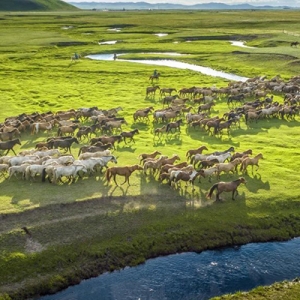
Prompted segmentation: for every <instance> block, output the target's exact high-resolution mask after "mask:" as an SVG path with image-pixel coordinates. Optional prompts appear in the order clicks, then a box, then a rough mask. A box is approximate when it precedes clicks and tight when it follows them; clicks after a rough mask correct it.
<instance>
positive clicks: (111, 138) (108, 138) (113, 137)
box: [97, 135, 123, 149]
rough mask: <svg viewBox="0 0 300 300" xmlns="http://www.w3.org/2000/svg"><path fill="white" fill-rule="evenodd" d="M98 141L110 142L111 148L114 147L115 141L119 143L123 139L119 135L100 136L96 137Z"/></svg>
mask: <svg viewBox="0 0 300 300" xmlns="http://www.w3.org/2000/svg"><path fill="white" fill-rule="evenodd" d="M97 139H98V142H101V143H103V144H104V145H105V144H112V146H113V148H114V149H116V147H115V143H116V142H118V143H120V142H121V141H122V139H123V137H122V136H121V135H111V136H101V137H98V138H97Z"/></svg>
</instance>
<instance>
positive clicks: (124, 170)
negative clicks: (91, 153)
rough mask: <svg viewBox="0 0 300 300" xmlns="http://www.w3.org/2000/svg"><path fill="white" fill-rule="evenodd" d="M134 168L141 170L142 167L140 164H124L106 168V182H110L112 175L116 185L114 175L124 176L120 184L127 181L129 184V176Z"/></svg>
mask: <svg viewBox="0 0 300 300" xmlns="http://www.w3.org/2000/svg"><path fill="white" fill-rule="evenodd" d="M136 170H143V167H142V166H140V165H133V166H125V167H111V168H108V169H107V170H106V172H105V178H106V180H107V181H108V182H110V180H111V178H112V177H113V178H114V182H115V184H116V185H118V183H117V181H116V175H119V176H124V177H125V180H124V182H123V183H122V184H124V183H125V182H126V181H127V182H128V185H130V183H129V177H130V176H131V174H132V173H133V172H134V171H136Z"/></svg>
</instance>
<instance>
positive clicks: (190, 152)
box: [186, 145, 208, 159]
mask: <svg viewBox="0 0 300 300" xmlns="http://www.w3.org/2000/svg"><path fill="white" fill-rule="evenodd" d="M203 150H208V149H207V147H206V146H204V145H203V146H201V147H199V148H197V149H191V150H188V151H187V152H186V159H191V158H192V156H193V155H195V154H197V153H200V154H201V153H202V152H203Z"/></svg>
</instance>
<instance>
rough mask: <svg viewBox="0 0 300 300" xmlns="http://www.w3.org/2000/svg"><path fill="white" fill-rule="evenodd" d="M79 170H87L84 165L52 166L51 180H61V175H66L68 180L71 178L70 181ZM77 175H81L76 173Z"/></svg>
mask: <svg viewBox="0 0 300 300" xmlns="http://www.w3.org/2000/svg"><path fill="white" fill-rule="evenodd" d="M79 171H82V172H84V173H87V171H88V170H87V169H86V167H85V166H84V165H71V166H59V167H54V170H53V180H52V182H53V183H57V181H58V180H60V181H61V178H62V177H63V176H65V177H68V178H69V182H70V181H71V178H72V182H74V181H75V178H76V176H77V175H78V172H79ZM78 176H79V177H81V176H80V175H78Z"/></svg>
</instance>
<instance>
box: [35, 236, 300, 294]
mask: <svg viewBox="0 0 300 300" xmlns="http://www.w3.org/2000/svg"><path fill="white" fill-rule="evenodd" d="M299 253H300V238H296V239H293V240H290V241H287V242H268V243H255V244H247V245H244V246H241V247H233V248H226V249H222V250H211V251H204V252H202V253H200V254H197V253H182V254H175V255H169V256H165V257H158V258H155V259H149V260H147V261H146V263H145V264H143V265H139V266H136V267H132V268H125V269H123V270H121V271H115V272H112V273H105V274H103V275H100V276H99V277H96V278H92V279H88V280H84V281H82V282H81V283H80V284H79V285H76V286H72V287H69V288H67V289H66V290H64V291H62V292H59V293H57V294H55V295H51V296H44V297H41V298H40V299H41V300H73V299H74V300H75V299H76V300H99V299H101V300H138V299H140V300H143V299H153V300H157V299H159V300H181V299H184V300H188V299H193V300H195V299H197V300H205V299H209V298H211V297H214V296H219V295H223V294H227V293H234V292H236V291H247V290H250V289H252V288H254V287H256V286H259V285H270V284H272V283H274V282H276V281H282V280H291V279H293V278H296V277H298V276H300V261H299Z"/></svg>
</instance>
